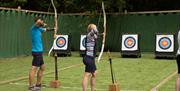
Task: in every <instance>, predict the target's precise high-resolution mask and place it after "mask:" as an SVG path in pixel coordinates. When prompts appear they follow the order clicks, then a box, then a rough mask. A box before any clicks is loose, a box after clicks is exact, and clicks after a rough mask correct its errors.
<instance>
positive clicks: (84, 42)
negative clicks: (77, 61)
mask: <svg viewBox="0 0 180 91" xmlns="http://www.w3.org/2000/svg"><path fill="white" fill-rule="evenodd" d="M82 45H83V47H86V37H85V38H84V39H83V40H82Z"/></svg>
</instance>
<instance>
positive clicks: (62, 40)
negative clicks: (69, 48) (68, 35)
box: [56, 37, 66, 48]
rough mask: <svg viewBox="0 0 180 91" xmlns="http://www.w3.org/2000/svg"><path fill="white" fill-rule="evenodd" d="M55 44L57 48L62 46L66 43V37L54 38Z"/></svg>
mask: <svg viewBox="0 0 180 91" xmlns="http://www.w3.org/2000/svg"><path fill="white" fill-rule="evenodd" d="M56 45H57V47H59V48H62V47H64V46H65V45H66V39H65V38H64V37H58V39H57V40H56Z"/></svg>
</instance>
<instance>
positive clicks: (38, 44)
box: [31, 25, 45, 52]
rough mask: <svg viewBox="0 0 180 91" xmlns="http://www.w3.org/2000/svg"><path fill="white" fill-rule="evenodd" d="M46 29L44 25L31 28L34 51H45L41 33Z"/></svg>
mask: <svg viewBox="0 0 180 91" xmlns="http://www.w3.org/2000/svg"><path fill="white" fill-rule="evenodd" d="M44 31H45V29H44V28H42V27H37V26H35V25H33V26H32V28H31V37H32V52H43V44H42V39H41V34H42V32H44Z"/></svg>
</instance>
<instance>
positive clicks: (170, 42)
mask: <svg viewBox="0 0 180 91" xmlns="http://www.w3.org/2000/svg"><path fill="white" fill-rule="evenodd" d="M163 41H166V42H167V45H165V46H164V45H163ZM158 45H159V47H160V48H161V49H164V50H166V49H169V48H170V47H171V45H172V41H171V39H170V38H168V37H162V38H160V39H159V41H158Z"/></svg>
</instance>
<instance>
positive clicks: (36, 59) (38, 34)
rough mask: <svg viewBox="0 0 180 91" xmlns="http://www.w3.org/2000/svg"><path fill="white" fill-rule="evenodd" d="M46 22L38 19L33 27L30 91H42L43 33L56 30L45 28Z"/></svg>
mask: <svg viewBox="0 0 180 91" xmlns="http://www.w3.org/2000/svg"><path fill="white" fill-rule="evenodd" d="M45 25H46V24H45V23H44V21H43V20H42V19H41V18H40V17H37V18H36V19H35V24H34V25H33V26H32V27H31V37H32V56H33V60H32V67H31V69H30V72H29V88H28V90H29V91H40V89H41V82H42V76H43V72H44V70H45V64H44V61H43V43H42V33H43V32H45V31H49V30H50V31H52V30H54V29H49V28H44V27H45ZM38 67H39V69H38ZM37 70H38V72H37ZM36 72H37V81H36V83H35V85H34V83H33V82H34V77H35V74H36Z"/></svg>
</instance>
